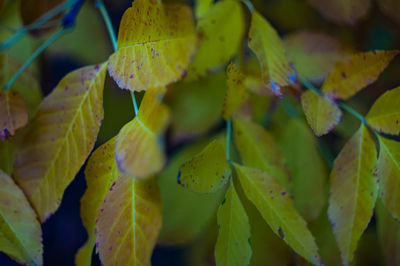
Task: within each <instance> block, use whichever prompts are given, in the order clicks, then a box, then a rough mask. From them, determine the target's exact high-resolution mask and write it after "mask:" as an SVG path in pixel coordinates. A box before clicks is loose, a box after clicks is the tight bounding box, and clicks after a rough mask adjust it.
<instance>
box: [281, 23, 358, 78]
mask: <svg viewBox="0 0 400 266" xmlns="http://www.w3.org/2000/svg"><path fill="white" fill-rule="evenodd" d="M283 41H284V45H285V48H286V50H287V52H288V56H289V59H291V60H292V62H293V64H294V66H295V67H296V70H297V73H298V75H299V76H300V77H302V78H305V79H307V80H310V81H315V82H321V81H323V79H324V78H326V76H327V75H328V73H329V71H331V69H332V67H333V66H334V64H335V63H336V62H337V61H339V60H342V59H344V58H345V57H347V56H348V55H349V54H350V52H352V49H351V48H349V47H347V46H345V45H344V44H342V43H341V42H340V41H339V40H337V39H335V38H333V37H331V36H330V35H328V34H325V33H322V32H316V31H306V30H303V31H297V32H295V33H292V34H289V35H287V36H285V38H284V39H283Z"/></svg>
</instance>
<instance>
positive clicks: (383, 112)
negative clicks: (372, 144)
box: [366, 87, 400, 135]
mask: <svg viewBox="0 0 400 266" xmlns="http://www.w3.org/2000/svg"><path fill="white" fill-rule="evenodd" d="M399 102H400V87H397V88H395V89H392V90H389V91H387V92H385V93H384V94H383V95H382V96H380V97H379V98H378V100H376V101H375V103H374V104H373V105H372V107H371V109H370V110H369V112H368V114H367V116H366V118H367V122H368V124H369V125H370V126H371V127H373V128H374V129H375V130H376V131H378V132H383V133H387V134H392V135H399V134H400V108H399Z"/></svg>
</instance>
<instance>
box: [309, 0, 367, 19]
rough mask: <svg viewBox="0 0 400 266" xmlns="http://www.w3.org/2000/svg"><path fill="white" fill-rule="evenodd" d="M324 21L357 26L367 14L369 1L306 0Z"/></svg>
mask: <svg viewBox="0 0 400 266" xmlns="http://www.w3.org/2000/svg"><path fill="white" fill-rule="evenodd" d="M308 2H309V3H310V4H311V5H312V6H313V7H314V8H316V9H317V10H318V11H319V12H320V13H321V14H322V15H323V16H324V17H325V18H326V19H328V20H330V21H333V22H335V23H339V24H350V25H355V24H357V23H358V22H359V21H360V20H361V19H362V18H363V17H365V16H366V15H367V13H368V10H369V8H370V6H371V0H308Z"/></svg>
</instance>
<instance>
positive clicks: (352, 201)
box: [328, 126, 378, 265]
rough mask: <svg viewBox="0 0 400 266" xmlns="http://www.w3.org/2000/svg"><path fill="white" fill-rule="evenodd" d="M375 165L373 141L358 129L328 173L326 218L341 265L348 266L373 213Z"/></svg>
mask: <svg viewBox="0 0 400 266" xmlns="http://www.w3.org/2000/svg"><path fill="white" fill-rule="evenodd" d="M375 163H376V149H375V144H374V141H373V140H372V138H371V136H370V133H369V132H368V129H367V128H366V127H365V126H361V128H360V129H359V130H358V131H357V132H356V133H355V135H354V136H353V137H352V138H351V139H350V140H349V141H348V142H347V143H346V144H345V146H344V147H343V149H342V151H341V152H340V153H339V155H338V157H337V158H336V159H335V162H334V165H333V169H332V172H331V174H330V198H329V208H328V216H329V220H330V221H331V223H332V228H333V232H334V234H335V238H336V242H337V243H338V246H339V249H340V251H341V259H342V262H343V265H348V264H350V261H351V260H352V257H353V254H354V251H355V250H356V247H357V242H358V240H359V239H360V237H361V235H362V233H363V232H364V230H365V228H366V227H367V225H368V223H369V220H370V219H371V216H372V213H373V209H374V206H375V201H376V197H377V194H378V179H377V178H375V177H374V176H373V174H374V167H375Z"/></svg>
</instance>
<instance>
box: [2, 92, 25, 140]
mask: <svg viewBox="0 0 400 266" xmlns="http://www.w3.org/2000/svg"><path fill="white" fill-rule="evenodd" d="M26 123H28V111H27V109H26V105H25V102H24V99H23V98H22V97H21V96H20V95H19V94H18V93H17V92H16V91H11V90H7V91H3V92H0V139H2V140H3V141H4V140H5V139H6V138H7V137H9V136H14V134H15V131H17V130H18V129H19V128H22V127H24V126H25V125H26Z"/></svg>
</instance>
